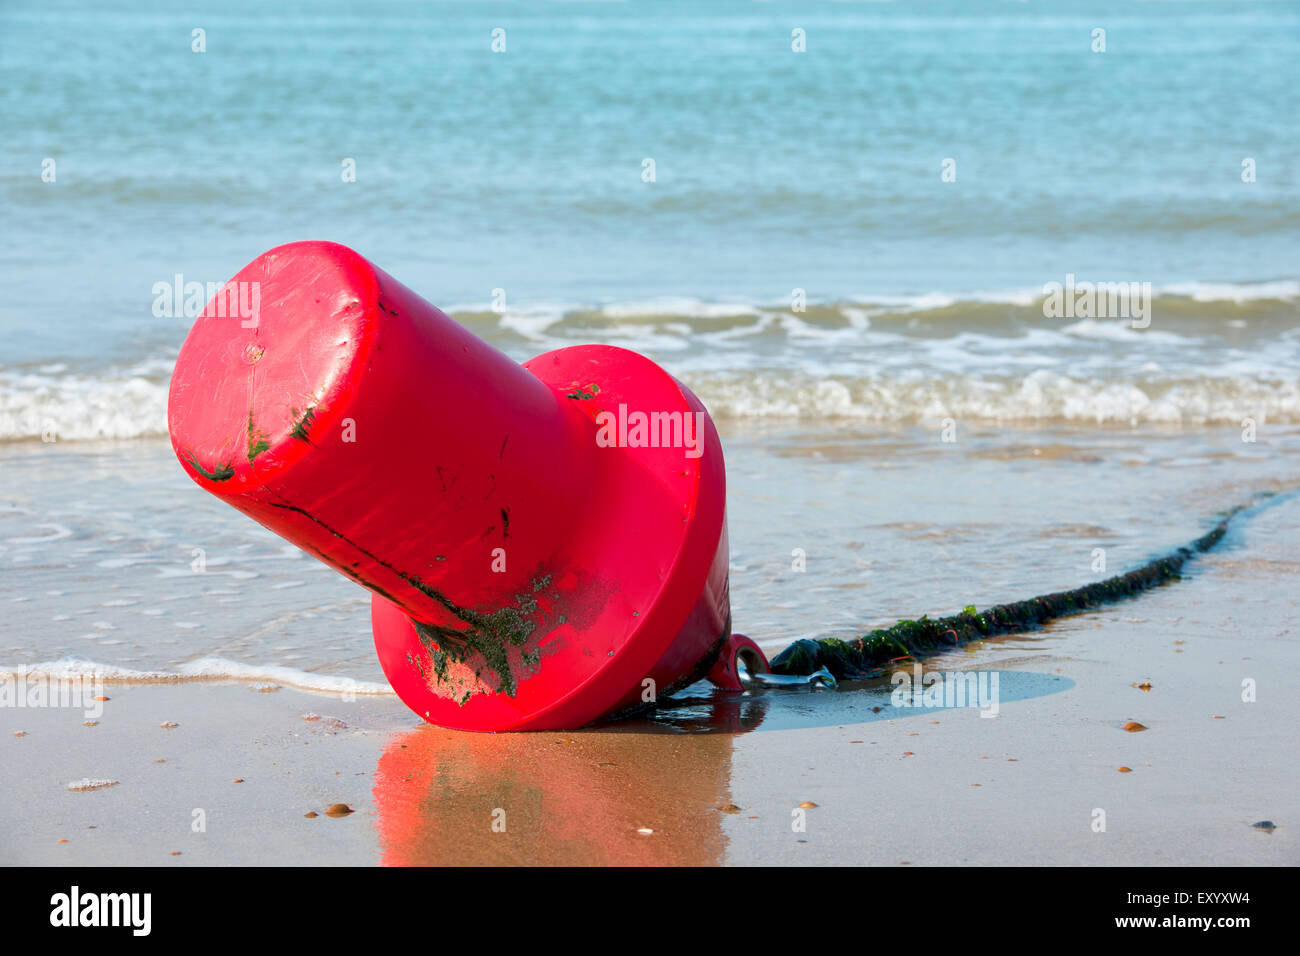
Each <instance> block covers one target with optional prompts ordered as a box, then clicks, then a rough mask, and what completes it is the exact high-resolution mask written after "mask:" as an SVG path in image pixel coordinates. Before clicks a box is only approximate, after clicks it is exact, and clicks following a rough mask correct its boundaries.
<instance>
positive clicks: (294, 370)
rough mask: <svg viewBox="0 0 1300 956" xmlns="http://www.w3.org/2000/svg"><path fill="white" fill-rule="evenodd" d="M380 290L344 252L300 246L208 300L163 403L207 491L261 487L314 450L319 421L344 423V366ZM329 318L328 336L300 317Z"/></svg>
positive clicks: (360, 341)
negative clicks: (326, 417)
mask: <svg viewBox="0 0 1300 956" xmlns="http://www.w3.org/2000/svg"><path fill="white" fill-rule="evenodd" d="M307 253H310V254H307ZM377 285H378V283H377V279H376V276H375V273H374V270H373V267H371V265H370V264H369V263H368V262H366V260H365V259H363V258H362V257H361V256H359V255H358V254H357V253H355V252H353V251H352V250H351V249H348V248H347V247H346V246H341V245H338V244H336V243H332V242H296V243H290V244H288V245H284V246H280V247H278V248H276V249H273V250H271V251H270V252H268V253H266V254H265V255H263V256H260V257H259V258H257V259H256V260H254V261H253V262H251V263H250V264H249V265H248V266H246V267H245V268H244V269H243V270H242V271H241V272H240V273H239V274H238V275H236V276H235V277H234V278H233V279H231V280H230V281H229V282H227V283H226V285H225V286H224V287H223V288H222V289H221V291H220V292H218V293H217V295H216V296H215V297H214V298H213V300H212V301H211V302H209V303H208V305H207V308H205V309H204V311H203V313H202V314H201V315H200V316H199V318H198V319H197V321H196V322H195V324H194V327H193V329H192V330H191V331H190V334H189V337H188V338H187V339H186V341H185V346H184V349H183V352H182V357H181V359H180V360H178V361H177V364H176V371H175V374H174V375H173V376H172V381H171V388H170V391H169V395H168V403H167V404H168V429H169V431H170V433H171V438H172V445H173V447H174V448H175V451H176V454H177V457H179V458H180V460H181V461H182V462H184V463H185V464H186V466H187V469H188V470H189V471H190V472H191V475H193V476H194V477H195V478H196V480H198V479H199V478H202V479H204V481H200V484H205V482H206V483H210V484H212V485H221V486H222V487H221V488H220V489H219V490H220V491H222V492H224V493H227V494H229V493H235V492H236V491H237V490H239V489H240V488H242V487H244V486H246V485H247V484H248V483H249V482H256V481H261V480H265V478H266V477H267V476H268V475H269V474H271V473H273V472H274V471H276V470H278V469H279V468H282V467H285V466H288V465H290V464H292V463H293V462H294V461H295V460H297V459H298V458H300V457H302V456H303V455H304V454H306V453H307V452H308V450H309V449H310V444H309V443H308V442H307V441H306V440H305V439H306V438H307V436H308V435H309V434H310V432H311V431H312V429H313V428H316V427H319V425H320V424H321V422H320V419H321V418H322V416H323V415H325V414H326V413H327V412H328V414H329V415H330V416H331V417H332V418H333V419H335V420H337V419H340V418H342V417H346V406H347V392H348V388H349V385H348V379H349V370H351V369H353V368H354V367H356V366H357V365H358V364H359V363H364V362H365V360H366V356H367V352H368V350H369V348H370V346H371V343H372V340H373V338H374V335H375V329H376V316H375V314H374V313H375V312H376V311H377V308H376V305H375V303H377V301H378V297H377ZM326 300H328V301H326ZM322 312H325V313H327V314H328V316H329V323H328V327H329V334H328V335H322V334H321V325H320V323H319V322H311V321H306V320H305V318H304V317H309V316H319V315H321V313H322ZM254 469H256V472H257V473H258V475H259V476H260V477H259V478H255V477H254ZM205 486H208V485H206V484H205ZM210 490H218V489H217V488H210Z"/></svg>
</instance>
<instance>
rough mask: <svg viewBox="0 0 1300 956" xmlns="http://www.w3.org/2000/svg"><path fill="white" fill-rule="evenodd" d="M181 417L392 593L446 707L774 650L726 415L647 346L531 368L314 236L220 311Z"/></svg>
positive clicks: (538, 725) (488, 725) (183, 381)
mask: <svg viewBox="0 0 1300 956" xmlns="http://www.w3.org/2000/svg"><path fill="white" fill-rule="evenodd" d="M250 304H251V305H252V306H253V307H252V308H249V306H250ZM168 426H169V430H170V433H171V440H172V447H173V448H174V449H175V451H176V455H177V457H178V458H179V459H180V461H181V463H182V465H183V466H184V468H185V470H186V471H187V472H188V473H189V474H190V476H191V477H192V478H193V479H194V480H195V481H196V482H197V483H198V484H199V485H200V486H201V487H203V488H204V489H205V490H206V491H209V492H211V493H212V494H214V495H216V496H217V497H219V498H222V499H224V500H225V501H226V502H228V503H229V504H231V505H233V506H234V507H236V508H238V509H239V510H240V511H242V512H244V513H245V514H247V515H248V516H249V517H251V518H253V519H254V520H255V521H257V522H259V523H260V524H262V525H264V526H265V527H267V528H269V529H271V530H272V531H274V532H275V533H276V534H278V535H280V536H281V537H283V538H285V539H287V540H289V541H291V542H293V543H294V544H296V545H297V546H299V547H300V548H302V549H304V550H305V551H308V552H309V553H311V554H313V555H315V556H316V557H318V558H320V559H321V560H322V561H324V562H325V563H326V564H329V565H330V566H331V567H333V568H335V569H337V570H338V571H340V572H342V573H343V574H346V575H347V576H348V577H350V578H352V579H353V580H355V581H357V582H358V583H360V584H362V585H364V586H365V587H367V588H369V589H370V590H371V591H372V592H374V595H373V598H372V608H371V620H372V626H373V630H374V636H375V646H376V648H377V650H378V652H379V659H380V663H381V665H382V666H383V669H384V673H385V674H386V675H387V677H388V680H389V682H390V683H391V684H392V686H393V689H394V690H395V691H396V692H397V693H398V695H399V696H400V697H401V698H402V700H403V701H405V702H406V703H407V704H408V705H409V706H410V707H411V708H412V709H413V710H414V711H415V712H416V713H418V714H420V715H421V716H422V717H424V718H425V719H427V720H429V721H430V722H432V723H435V724H440V725H443V726H447V727H455V728H460V729H466V730H482V731H501V730H545V729H568V728H574V727H580V726H583V725H585V724H588V723H591V722H592V721H594V720H597V719H599V718H602V717H609V716H613V715H617V714H620V713H623V712H630V711H633V710H636V709H640V708H643V707H645V706H647V705H649V704H652V703H654V701H655V700H656V698H657V697H659V696H662V695H664V694H667V693H669V692H671V691H673V690H676V689H678V688H680V687H682V686H685V685H686V684H688V683H691V682H693V681H695V680H697V679H700V678H702V677H705V676H706V675H707V676H711V677H712V679H714V680H715V681H716V682H717V683H718V684H719V685H720V686H728V687H730V688H731V689H739V683H738V681H736V680H735V679H734V678H735V673H736V669H735V658H736V655H738V654H739V655H741V657H742V659H743V660H744V661H745V663H746V666H748V667H749V668H750V669H751V670H752V669H753V668H754V667H755V666H758V667H761V668H763V669H765V668H766V662H765V661H762V660H761V657H762V655H761V652H759V653H757V657H756V656H755V652H757V648H755V647H753V645H752V642H748V641H745V640H744V639H743V638H739V637H738V636H737V639H736V640H734V641H733V640H732V638H731V632H730V624H731V621H730V617H731V614H730V604H729V600H728V593H727V558H728V550H727V524H726V514H725V500H726V488H725V486H726V481H725V474H724V469H723V462H722V447H721V444H720V443H719V441H718V435H717V432H716V430H715V428H714V426H713V423H712V421H711V420H710V419H709V416H708V414H707V413H706V411H705V409H704V406H703V405H702V404H701V403H700V401H699V399H697V398H696V397H695V396H694V395H693V394H692V393H691V391H690V390H689V389H687V388H686V387H685V386H683V385H682V384H681V383H680V382H678V381H677V380H676V379H674V378H673V377H672V376H671V375H669V374H668V373H667V372H665V371H664V370H663V369H661V368H660V367H659V366H657V365H656V364H654V363H653V362H651V361H650V360H649V359H646V358H644V357H642V356H640V355H638V354H636V353H635V352H630V351H628V350H626V349H621V348H615V347H613V346H606V345H582V346H574V347H571V348H564V349H558V350H556V351H553V352H548V353H546V354H544V355H540V356H538V357H537V358H535V359H532V360H531V361H529V362H526V363H525V364H523V365H519V364H517V363H515V362H514V361H512V360H511V359H510V358H508V357H507V356H506V355H504V354H503V353H501V352H499V351H498V350H496V349H494V348H493V347H492V346H490V345H488V344H487V343H486V342H484V341H482V340H481V339H479V338H477V337H476V336H474V335H473V334H471V333H470V332H469V331H467V330H466V329H465V328H463V327H462V326H460V325H458V324H457V323H455V322H453V321H452V320H451V319H449V318H447V316H446V315H444V314H443V313H442V312H440V311H439V310H438V309H437V308H435V307H434V306H432V305H430V304H429V303H428V302H426V301H425V300H424V299H422V298H421V297H420V296H418V295H416V294H415V293H414V292H412V291H411V290H409V289H407V288H406V287H405V286H403V285H402V284H401V283H399V282H397V281H396V280H395V279H393V278H392V277H391V276H389V275H387V274H386V273H384V272H383V271H381V270H379V269H377V268H376V267H375V266H373V265H371V264H370V263H369V262H368V261H366V260H365V259H363V258H362V257H361V256H360V255H358V254H357V253H355V252H353V251H352V250H350V249H348V248H346V247H344V246H340V245H337V244H335V243H329V242H298V243H291V244H289V245H285V246H280V247H279V248H276V249H272V250H271V251H270V252H267V253H266V254H264V255H262V256H261V257H259V258H258V259H256V260H254V261H253V262H252V263H250V264H249V265H248V266H246V267H245V268H244V269H243V270H242V271H241V272H240V273H239V274H238V275H236V276H235V277H234V278H233V279H231V280H230V282H229V283H227V284H226V286H225V287H223V289H222V290H221V291H220V292H219V293H218V294H217V296H216V297H215V298H214V299H213V300H212V302H210V303H209V304H208V307H207V308H206V309H205V310H204V312H203V314H202V315H201V316H199V318H198V320H197V321H196V322H195V324H194V327H193V328H192V329H191V330H190V333H189V336H188V337H187V338H186V340H185V344H184V346H183V347H182V348H181V352H180V356H179V358H178V359H177V362H176V370H175V373H174V374H173V376H172V381H171V391H170V395H169V400H168Z"/></svg>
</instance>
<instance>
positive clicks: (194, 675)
mask: <svg viewBox="0 0 1300 956" xmlns="http://www.w3.org/2000/svg"><path fill="white" fill-rule="evenodd" d="M2 679H11V680H22V679H27V680H65V681H72V680H97V681H103V682H105V683H142V684H157V683H172V684H179V683H189V682H194V683H198V682H202V681H225V680H236V681H249V682H262V683H265V682H267V681H271V682H274V683H277V684H282V685H284V686H286V687H294V688H297V689H298V690H306V691H314V692H316V693H323V694H366V695H391V694H393V689H392V688H391V687H389V686H388V685H387V684H380V683H377V682H375V681H362V680H356V679H354V678H351V677H343V676H340V675H337V674H313V673H311V672H309V671H301V670H297V669H295V668H292V667H282V666H279V665H273V664H265V665H263V664H244V663H241V662H239V661H231V660H226V659H225V658H222V657H201V658H199V659H197V660H193V661H189V662H187V663H185V664H182V665H181V666H180V667H179V668H178V669H177V670H175V671H162V670H135V669H133V668H130V667H119V666H117V665H115V664H101V663H99V662H97V661H92V660H89V659H87V658H84V657H78V656H76V655H68V656H66V657H61V658H59V659H58V660H57V661H48V662H45V663H41V664H31V665H27V666H25V667H10V666H5V665H0V680H2Z"/></svg>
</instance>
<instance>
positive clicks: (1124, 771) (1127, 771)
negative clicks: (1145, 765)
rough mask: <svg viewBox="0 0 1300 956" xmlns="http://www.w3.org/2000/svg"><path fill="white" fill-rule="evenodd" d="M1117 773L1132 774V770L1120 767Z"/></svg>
mask: <svg viewBox="0 0 1300 956" xmlns="http://www.w3.org/2000/svg"><path fill="white" fill-rule="evenodd" d="M1119 772H1120V773H1132V772H1133V768H1132V767H1120V768H1119Z"/></svg>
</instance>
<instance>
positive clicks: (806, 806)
mask: <svg viewBox="0 0 1300 956" xmlns="http://www.w3.org/2000/svg"><path fill="white" fill-rule="evenodd" d="M816 807H817V804H815V803H813V802H812V801H811V800H805V801H804V802H803V803H801V804H799V809H801V810H813V809H816Z"/></svg>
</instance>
